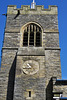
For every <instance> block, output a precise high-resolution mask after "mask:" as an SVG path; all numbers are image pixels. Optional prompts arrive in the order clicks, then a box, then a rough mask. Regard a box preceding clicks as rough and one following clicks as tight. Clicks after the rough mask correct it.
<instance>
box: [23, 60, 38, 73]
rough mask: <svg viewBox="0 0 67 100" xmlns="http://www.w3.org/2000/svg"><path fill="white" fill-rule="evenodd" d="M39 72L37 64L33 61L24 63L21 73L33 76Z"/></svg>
mask: <svg viewBox="0 0 67 100" xmlns="http://www.w3.org/2000/svg"><path fill="white" fill-rule="evenodd" d="M38 70H39V63H38V62H37V61H34V60H28V61H25V62H24V64H23V72H24V73H26V74H28V75H33V74H35V73H37V71H38Z"/></svg>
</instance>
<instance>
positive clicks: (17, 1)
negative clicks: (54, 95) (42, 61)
mask: <svg viewBox="0 0 67 100" xmlns="http://www.w3.org/2000/svg"><path fill="white" fill-rule="evenodd" d="M31 2H32V0H0V56H1V49H2V46H3V38H4V29H5V24H6V17H5V16H3V15H2V14H4V13H7V5H17V7H18V8H20V7H21V5H30V4H31ZM36 4H37V5H44V8H48V5H57V6H58V24H59V40H60V48H61V53H60V55H61V69H62V79H67V0H36ZM0 62H1V58H0Z"/></svg>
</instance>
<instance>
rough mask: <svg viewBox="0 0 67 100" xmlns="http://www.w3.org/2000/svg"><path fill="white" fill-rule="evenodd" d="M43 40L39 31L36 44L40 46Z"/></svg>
mask: <svg viewBox="0 0 67 100" xmlns="http://www.w3.org/2000/svg"><path fill="white" fill-rule="evenodd" d="M40 42H41V40H40V33H39V32H37V33H36V46H40V45H41V43H40Z"/></svg>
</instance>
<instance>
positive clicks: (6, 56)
mask: <svg viewBox="0 0 67 100" xmlns="http://www.w3.org/2000/svg"><path fill="white" fill-rule="evenodd" d="M16 52H17V50H8V49H7V50H6V49H5V50H3V51H2V62H1V71H0V100H6V99H7V100H10V99H8V98H7V95H8V97H9V94H8V93H10V92H11V93H10V95H12V92H13V91H12V89H13V84H14V81H13V80H14V71H15V67H16V66H15V57H16ZM9 83H10V84H9ZM9 89H10V92H9ZM10 98H12V97H10ZM11 100H12V99H11Z"/></svg>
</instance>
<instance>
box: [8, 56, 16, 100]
mask: <svg viewBox="0 0 67 100" xmlns="http://www.w3.org/2000/svg"><path fill="white" fill-rule="evenodd" d="M16 58H17V57H16V56H15V58H14V61H13V64H12V66H11V69H10V72H9V80H8V88H7V99H6V100H13V94H14V81H15V71H16Z"/></svg>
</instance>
